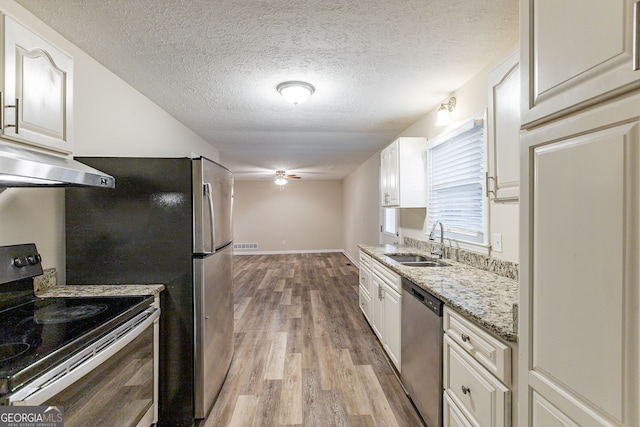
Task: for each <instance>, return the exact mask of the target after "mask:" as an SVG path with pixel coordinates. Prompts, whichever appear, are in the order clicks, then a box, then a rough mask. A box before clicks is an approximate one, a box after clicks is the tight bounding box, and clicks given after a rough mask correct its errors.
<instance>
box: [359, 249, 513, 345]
mask: <svg viewBox="0 0 640 427" xmlns="http://www.w3.org/2000/svg"><path fill="white" fill-rule="evenodd" d="M360 249H361V250H362V251H364V252H365V253H367V254H369V255H371V257H373V258H374V259H375V260H377V261H379V262H380V263H382V264H384V265H385V266H386V267H388V268H389V269H391V270H393V271H395V272H396V273H398V274H399V275H400V276H403V277H405V278H407V279H409V280H410V281H412V282H413V283H415V284H416V285H418V286H420V287H421V288H423V289H424V290H426V291H427V292H430V293H431V294H433V295H434V296H436V297H438V298H439V299H441V300H442V301H443V302H444V303H445V305H447V306H449V307H450V308H453V309H454V310H455V311H457V312H458V313H460V314H462V315H463V316H465V317H466V318H468V319H470V320H472V321H474V322H475V323H477V324H479V325H480V326H482V327H484V328H485V329H487V330H488V331H490V332H492V333H493V334H494V335H497V336H499V337H500V338H502V339H504V340H506V341H511V342H517V341H518V335H517V329H518V325H517V303H518V282H517V281H515V280H512V279H508V278H506V277H502V276H499V275H497V274H495V273H491V272H488V271H484V270H480V269H478V268H475V267H471V266H469V265H466V264H462V263H459V262H456V261H452V260H450V259H446V258H445V259H443V260H442V261H443V262H445V263H446V264H449V266H448V267H407V266H405V265H402V264H400V263H398V262H396V261H394V260H392V259H391V258H388V257H386V256H384V255H385V254H392V253H395V254H416V255H424V256H426V257H433V256H432V255H431V254H429V253H428V252H427V251H424V250H421V249H417V248H415V247H412V246H402V245H380V246H365V245H360ZM514 305H516V307H515V309H514Z"/></svg>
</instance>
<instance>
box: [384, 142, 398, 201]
mask: <svg viewBox="0 0 640 427" xmlns="http://www.w3.org/2000/svg"><path fill="white" fill-rule="evenodd" d="M380 178H381V183H380V187H381V188H382V194H381V197H382V206H398V204H399V198H400V194H399V187H400V182H399V181H400V180H399V176H398V141H397V140H396V141H393V142H392V143H391V144H389V145H388V146H387V147H386V148H385V149H384V150H382V153H381V171H380Z"/></svg>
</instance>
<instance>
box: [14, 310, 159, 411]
mask: <svg viewBox="0 0 640 427" xmlns="http://www.w3.org/2000/svg"><path fill="white" fill-rule="evenodd" d="M159 317H160V308H157V307H149V308H148V309H147V310H145V311H144V312H142V313H140V314H139V315H137V316H136V317H134V318H133V319H130V320H129V321H127V322H126V323H125V324H123V325H121V326H119V327H118V328H116V329H114V330H113V331H111V332H109V333H108V334H107V335H105V336H103V337H102V338H100V339H99V340H98V341H96V342H94V343H93V344H91V346H89V347H88V348H85V349H84V350H82V351H81V352H79V353H77V354H75V355H74V356H73V357H71V358H69V359H68V360H67V361H65V362H63V363H61V364H60V365H58V366H56V367H55V368H54V369H52V370H50V371H48V372H46V373H45V374H44V375H41V376H40V377H39V378H38V379H36V380H35V381H34V382H32V383H31V384H28V385H27V386H25V387H24V388H22V389H20V390H18V391H17V392H16V393H14V394H12V395H11V396H9V397H8V401H9V404H10V405H13V406H27V405H28V406H34V405H40V404H42V403H43V402H46V401H47V400H48V399H50V398H51V397H53V396H55V395H56V394H58V393H60V392H61V391H62V390H64V389H65V388H67V387H69V386H70V385H71V384H73V383H74V382H76V381H77V380H79V379H80V378H82V377H83V376H85V375H86V374H88V373H89V372H91V371H92V370H94V369H95V368H96V367H98V366H99V365H100V364H101V363H103V362H104V361H106V360H107V359H109V358H110V357H111V356H113V355H114V354H116V353H117V352H118V351H120V350H122V349H123V348H124V347H125V346H127V345H128V344H129V343H130V342H131V341H133V340H134V339H136V338H137V337H138V336H140V334H141V333H142V332H144V331H145V330H146V329H147V328H148V327H150V326H152V325H153V324H154V323H155V322H156V321H157V319H158V318H159Z"/></svg>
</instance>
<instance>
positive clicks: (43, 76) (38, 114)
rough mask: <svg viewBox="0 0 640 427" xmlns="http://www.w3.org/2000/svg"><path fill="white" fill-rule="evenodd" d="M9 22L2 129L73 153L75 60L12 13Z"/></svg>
mask: <svg viewBox="0 0 640 427" xmlns="http://www.w3.org/2000/svg"><path fill="white" fill-rule="evenodd" d="M4 25H5V28H4V53H5V58H4V70H3V71H4V90H3V98H4V105H3V108H2V109H3V110H4V111H3V112H1V111H0V113H4V126H3V129H2V135H3V136H4V137H7V138H11V139H15V140H19V141H21V142H25V143H29V144H32V145H35V146H38V147H44V148H49V149H53V150H55V151H59V152H62V153H66V154H68V153H71V152H72V151H73V146H72V141H73V137H72V133H73V124H72V117H73V60H72V59H71V58H70V57H69V56H68V55H66V54H65V53H63V52H62V51H61V50H59V49H57V48H56V47H54V46H53V45H51V44H50V43H48V42H47V41H45V40H43V39H41V38H40V37H38V36H37V35H35V34H34V33H32V32H31V31H30V30H28V29H26V28H25V27H23V26H22V25H20V24H18V23H17V22H16V21H14V20H13V19H11V18H10V17H8V16H5V17H4Z"/></svg>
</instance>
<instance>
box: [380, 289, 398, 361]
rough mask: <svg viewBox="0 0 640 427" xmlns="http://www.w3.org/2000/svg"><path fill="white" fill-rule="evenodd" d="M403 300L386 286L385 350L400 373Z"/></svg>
mask: <svg viewBox="0 0 640 427" xmlns="http://www.w3.org/2000/svg"><path fill="white" fill-rule="evenodd" d="M401 310H402V300H401V296H400V294H398V293H396V292H395V291H394V290H393V289H392V288H390V287H389V286H387V285H386V284H385V285H384V349H385V350H386V351H387V354H388V355H389V357H390V358H391V361H392V362H393V364H394V365H395V366H396V368H397V369H398V371H400V350H401V342H400V334H401V314H402V311H401Z"/></svg>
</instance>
